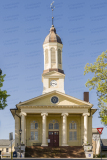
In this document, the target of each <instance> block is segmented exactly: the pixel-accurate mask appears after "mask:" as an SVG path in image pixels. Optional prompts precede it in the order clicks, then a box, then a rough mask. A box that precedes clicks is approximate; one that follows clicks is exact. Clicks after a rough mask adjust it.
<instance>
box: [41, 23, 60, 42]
mask: <svg viewBox="0 0 107 160" xmlns="http://www.w3.org/2000/svg"><path fill="white" fill-rule="evenodd" d="M49 42H58V43H60V44H62V41H61V38H60V37H59V36H58V35H57V34H56V29H55V28H54V25H52V27H51V28H50V33H49V34H48V35H47V36H46V38H45V41H44V43H43V44H46V43H49Z"/></svg>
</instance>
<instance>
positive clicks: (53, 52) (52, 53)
mask: <svg viewBox="0 0 107 160" xmlns="http://www.w3.org/2000/svg"><path fill="white" fill-rule="evenodd" d="M51 63H56V56H55V48H51Z"/></svg>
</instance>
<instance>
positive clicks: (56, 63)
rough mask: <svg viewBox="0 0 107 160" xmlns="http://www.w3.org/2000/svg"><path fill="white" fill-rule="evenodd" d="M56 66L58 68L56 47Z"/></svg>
mask: <svg viewBox="0 0 107 160" xmlns="http://www.w3.org/2000/svg"><path fill="white" fill-rule="evenodd" d="M56 68H57V69H58V50H57V49H56Z"/></svg>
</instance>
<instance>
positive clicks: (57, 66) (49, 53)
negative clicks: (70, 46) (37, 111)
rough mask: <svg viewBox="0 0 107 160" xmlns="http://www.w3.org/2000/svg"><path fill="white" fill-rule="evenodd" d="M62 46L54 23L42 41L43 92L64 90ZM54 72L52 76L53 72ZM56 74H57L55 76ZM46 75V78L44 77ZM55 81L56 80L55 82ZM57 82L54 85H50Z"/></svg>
mask: <svg viewBox="0 0 107 160" xmlns="http://www.w3.org/2000/svg"><path fill="white" fill-rule="evenodd" d="M62 48H63V44H62V41H61V38H60V37H59V36H58V34H56V29H55V27H54V25H52V27H51V28H50V33H49V34H48V35H47V36H46V38H45V41H44V43H43V51H44V71H43V74H42V81H43V93H47V92H50V91H52V90H58V91H61V92H63V93H65V91H64V78H65V75H64V71H63V70H62ZM56 72H57V74H55V73H56ZM52 73H54V76H53V74H52ZM56 75H57V76H56ZM46 77H48V78H46ZM56 81H57V82H56ZM50 83H51V84H52V83H53V84H54V83H58V84H59V85H58V84H57V85H55V86H54V87H53V86H52V85H51V84H50Z"/></svg>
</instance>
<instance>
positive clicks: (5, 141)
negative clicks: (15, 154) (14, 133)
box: [0, 139, 14, 146]
mask: <svg viewBox="0 0 107 160" xmlns="http://www.w3.org/2000/svg"><path fill="white" fill-rule="evenodd" d="M12 142H14V140H13V141H12ZM10 144H11V141H9V140H8V139H0V146H9V145H10Z"/></svg>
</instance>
